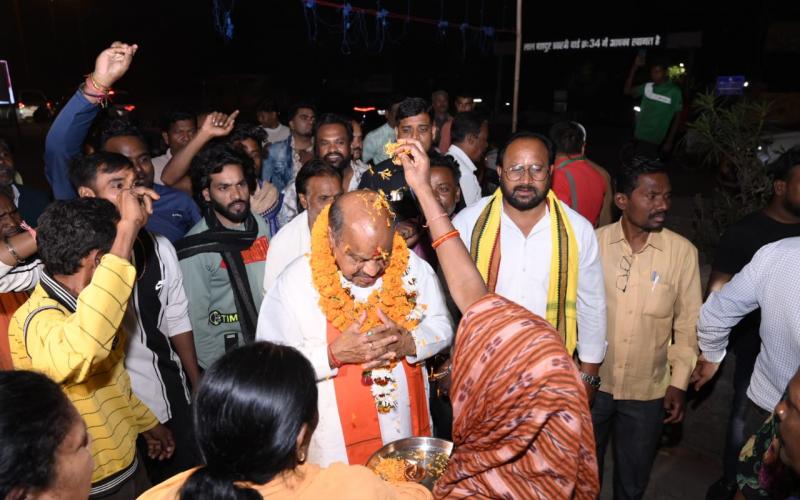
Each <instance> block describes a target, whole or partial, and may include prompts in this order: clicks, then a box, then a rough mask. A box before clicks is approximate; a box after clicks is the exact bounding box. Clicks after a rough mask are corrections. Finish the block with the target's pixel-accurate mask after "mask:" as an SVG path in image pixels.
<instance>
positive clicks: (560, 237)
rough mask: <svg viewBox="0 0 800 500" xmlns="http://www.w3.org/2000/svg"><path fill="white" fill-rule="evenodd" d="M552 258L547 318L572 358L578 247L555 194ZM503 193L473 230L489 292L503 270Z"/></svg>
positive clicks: (551, 199) (473, 251)
mask: <svg viewBox="0 0 800 500" xmlns="http://www.w3.org/2000/svg"><path fill="white" fill-rule="evenodd" d="M547 204H548V207H549V209H550V231H551V233H550V234H551V238H552V242H553V245H552V248H553V251H552V255H551V258H550V284H549V288H548V291H547V313H546V318H545V319H547V321H549V322H550V323H551V324H552V325H553V326H554V327H555V328H556V329H557V330H558V332H559V333H560V334H561V337H562V338H563V339H564V343H565V345H566V348H567V352H569V354H570V355H572V353H573V352H574V351H575V346H576V345H577V343H578V321H577V306H576V304H577V299H578V244H577V242H576V241H575V233H574V232H573V231H572V225H571V224H570V223H569V219H568V218H567V214H565V213H564V210H563V209H562V207H561V204H560V203H559V201H558V198H557V197H556V195H555V193H553V191H549V192H548V193H547ZM502 211H503V194H502V192H501V191H500V189H499V188H498V189H497V191H495V193H494V195H493V196H492V199H491V200H490V201H489V203H488V204H487V205H486V208H484V209H483V211H482V212H481V215H480V216H479V217H478V221H477V222H476V224H475V228H474V229H473V230H472V238H471V243H470V248H469V250H470V255H471V256H472V260H473V261H475V265H476V266H477V267H478V271H480V273H481V276H482V277H483V280H484V281H485V282H486V284H487V286H488V287H489V290H490V291H491V292H494V289H495V286H496V285H497V275H498V270H499V269H500V214H501V213H502Z"/></svg>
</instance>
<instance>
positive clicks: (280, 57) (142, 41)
mask: <svg viewBox="0 0 800 500" xmlns="http://www.w3.org/2000/svg"><path fill="white" fill-rule="evenodd" d="M230 2H231V0H225V3H227V4H230ZM352 3H353V5H355V6H360V7H369V8H375V5H376V3H377V2H375V1H363V0H353V2H352ZM787 3H788V2H757V1H756V2H748V3H746V4H742V5H740V4H739V3H734V2H725V3H722V2H705V1H697V0H694V1H691V2H690V1H684V0H679V1H675V2H658V3H657V5H654V6H653V8H649V9H648V8H646V7H642V3H641V2H636V3H634V2H602V4H603V5H598V4H601V2H594V3H592V4H591V5H592V7H584V6H583V4H581V3H578V2H533V1H530V0H527V1H526V3H525V13H524V17H523V19H524V27H523V32H524V37H523V41H532V40H550V39H560V38H564V37H571V36H584V37H586V36H605V35H608V36H632V35H645V34H651V33H669V32H679V31H694V30H702V31H703V32H704V36H703V48H702V49H700V50H697V51H694V52H693V53H690V52H689V51H675V52H672V53H669V54H667V55H669V56H670V57H671V58H673V59H676V58H679V59H680V60H691V61H693V68H692V70H693V73H694V76H695V77H696V78H697V79H698V80H700V81H709V80H710V79H711V78H713V76H714V75H716V74H747V75H748V78H753V79H754V80H757V79H760V78H763V79H765V80H767V81H768V84H770V85H775V86H777V87H780V86H786V84H787V82H786V81H785V79H784V78H783V77H782V76H781V73H780V71H782V68H779V67H777V66H778V65H776V64H772V63H770V61H769V60H765V57H764V56H763V50H762V46H763V42H764V37H765V33H766V31H767V28H768V26H769V25H770V23H771V22H772V21H775V20H787V19H789V20H791V19H794V20H797V19H798V18H800V16H799V15H798V14H800V8H799V7H796V6H795V7H787V6H786V4H787ZM482 4H483V5H484V9H483V10H484V13H483V22H484V24H487V25H491V26H494V27H506V28H513V16H514V5H515V2H514V0H485V1H484V2H481V1H480V0H469V1H466V0H461V1H455V0H447V1H444V2H443V3H442V2H441V1H431V0H410V1H409V0H383V1H381V2H380V5H381V6H382V7H383V8H386V9H388V10H390V11H393V12H399V13H404V12H405V11H406V9H407V8H408V6H409V5H410V6H411V12H412V14H414V15H418V16H423V17H431V18H439V16H440V9H441V6H442V5H444V12H445V17H446V18H448V19H449V20H450V22H451V23H460V22H462V21H463V20H464V18H465V15H468V18H469V21H470V23H471V24H480V22H481V15H480V10H481V5H482ZM15 5H16V6H17V8H18V9H19V14H20V19H19V22H20V23H21V27H22V30H21V34H20V30H19V29H18V28H19V26H18V22H17V17H16V16H15ZM504 10H505V11H506V12H505V16H504V14H503V11H504ZM212 11H213V2H212V0H176V1H168V0H161V1H154V0H137V1H132V0H129V1H122V0H107V1H92V0H0V59H3V58H5V59H8V60H9V61H10V63H11V68H12V72H13V76H14V78H15V84H16V87H17V88H18V89H19V88H40V89H43V90H45V91H46V92H48V93H49V94H50V95H53V96H55V95H62V94H65V93H67V92H70V91H71V89H74V87H75V86H76V85H77V83H78V82H79V81H80V78H81V75H82V74H85V73H88V72H89V71H90V70H91V68H92V62H93V59H94V57H95V55H96V53H97V52H98V51H99V50H101V49H102V48H103V47H105V46H107V45H108V44H109V43H110V42H111V41H113V40H115V39H120V40H123V41H130V42H136V43H139V45H140V47H141V48H140V52H139V53H138V54H137V56H136V60H135V62H134V67H133V68H132V70H131V71H130V73H129V75H128V76H126V77H125V79H124V80H123V81H122V82H120V85H119V86H120V87H121V88H124V89H128V90H129V91H130V92H131V93H132V94H133V95H135V96H136V97H137V98H139V99H141V100H145V101H148V102H153V103H158V104H163V103H175V102H177V103H185V104H189V105H192V106H193V107H198V106H208V105H223V106H239V105H247V104H248V103H245V102H242V101H241V99H242V95H244V96H245V98H247V97H252V96H255V95H261V94H264V93H267V92H270V93H273V94H274V95H276V96H277V97H278V98H279V100H280V101H282V102H283V103H284V104H286V103H288V102H289V101H290V100H293V99H296V98H299V97H312V98H315V99H316V100H317V101H318V102H320V104H322V105H323V106H326V107H328V108H335V107H345V106H350V105H352V104H374V103H375V100H376V97H375V96H374V95H373V94H372V93H370V92H369V90H370V89H369V87H366V88H365V87H364V84H365V83H367V82H374V81H387V80H388V81H389V82H391V84H392V86H393V88H394V90H395V91H398V92H403V93H408V94H418V95H425V96H427V95H429V92H430V91H431V90H432V89H434V88H436V87H440V86H443V87H445V88H448V89H451V90H453V89H458V88H467V89H470V90H473V91H474V92H476V93H478V94H480V95H482V96H484V98H488V101H491V100H493V98H494V95H495V88H496V87H497V83H498V81H500V82H501V83H502V89H501V92H500V96H499V97H500V100H501V102H504V101H506V100H510V95H511V85H512V74H513V56H510V55H509V56H504V57H502V59H503V62H502V71H501V74H500V77H499V78H498V71H499V69H500V67H501V66H500V65H499V63H498V61H499V60H500V59H501V58H499V57H498V56H496V55H495V54H493V53H492V51H491V50H488V51H481V50H480V48H479V47H478V45H477V43H476V40H474V38H475V35H470V38H472V40H468V45H467V49H466V57H464V55H463V52H462V41H461V34H460V33H459V31H458V30H449V31H448V32H447V37H446V38H445V39H444V40H442V39H441V38H440V37H439V36H438V35H437V33H436V29H435V28H434V27H431V26H425V25H419V24H414V23H410V24H409V25H408V26H407V29H406V32H405V35H404V36H403V30H404V26H403V22H402V21H398V20H392V21H390V30H389V33H388V35H387V37H388V38H389V40H387V42H386V43H385V45H384V48H383V50H382V51H381V52H380V53H376V51H375V50H369V49H368V48H366V47H365V46H364V43H363V42H359V41H357V42H355V43H353V45H352V53H351V54H350V55H344V54H343V53H342V51H341V39H342V37H341V34H340V33H334V31H336V30H339V29H340V24H341V14H340V13H339V12H338V11H336V10H333V9H330V8H325V7H321V6H320V7H318V8H317V12H318V15H319V18H320V20H319V24H318V27H319V36H318V39H317V41H316V43H315V44H310V43H309V40H308V36H307V28H306V20H305V19H304V15H303V14H304V10H303V6H302V2H301V1H300V0H271V1H268V0H235V8H234V11H233V12H234V13H233V21H234V25H235V33H234V39H233V41H232V42H230V43H225V42H224V41H223V40H222V38H221V37H220V35H219V34H218V33H217V32H216V31H215V30H214V27H213V16H212ZM467 13H468V14H467ZM568 16H571V17H568ZM374 24H375V19H374V17H371V16H367V17H366V18H365V25H366V26H367V27H368V34H369V35H368V36H369V37H370V38H374V36H375V33H374ZM498 40H500V41H508V42H511V41H513V38H512V37H511V36H509V35H500V36H498ZM23 44H24V48H23ZM635 52H636V51H635V49H617V50H605V51H596V52H592V53H589V52H571V53H559V54H549V55H541V54H538V55H533V54H525V55H524V56H523V68H524V70H523V75H522V105H523V107H527V108H539V107H548V106H551V101H552V92H553V90H554V89H558V88H567V89H569V90H570V100H571V101H573V102H576V103H578V104H585V105H591V103H592V102H593V101H595V100H596V99H597V96H598V95H601V96H602V95H608V93H609V92H612V93H613V94H614V95H617V94H620V93H621V92H620V90H621V86H622V82H623V80H624V77H625V74H626V73H627V70H628V68H629V65H630V62H631V60H632V58H633V57H634V55H635ZM231 75H239V76H231ZM242 75H255V76H254V77H244V76H242ZM789 83H790V84H795V83H797V82H789ZM232 88H233V89H238V97H237V96H236V94H237V92H232V90H231V89H232ZM252 98H255V97H252Z"/></svg>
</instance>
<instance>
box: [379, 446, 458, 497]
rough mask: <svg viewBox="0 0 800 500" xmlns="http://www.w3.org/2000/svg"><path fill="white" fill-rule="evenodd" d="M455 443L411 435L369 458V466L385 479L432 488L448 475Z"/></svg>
mask: <svg viewBox="0 0 800 500" xmlns="http://www.w3.org/2000/svg"><path fill="white" fill-rule="evenodd" d="M452 452H453V443H451V442H450V441H446V440H444V439H438V438H430V437H410V438H405V439H399V440H397V441H392V442H391V443H389V444H387V445H386V446H384V447H383V448H381V449H380V450H378V451H376V452H375V453H374V454H373V455H372V456H371V457H370V458H369V460H367V467H369V468H370V469H371V470H372V471H373V472H375V474H377V475H378V476H380V477H381V479H383V480H384V481H389V482H403V481H411V482H415V483H420V484H422V485H423V486H425V487H426V488H428V489H429V490H433V484H434V483H435V482H436V480H437V479H439V478H440V477H441V476H442V474H444V471H445V469H446V468H447V462H448V461H449V460H450V454H451V453H452Z"/></svg>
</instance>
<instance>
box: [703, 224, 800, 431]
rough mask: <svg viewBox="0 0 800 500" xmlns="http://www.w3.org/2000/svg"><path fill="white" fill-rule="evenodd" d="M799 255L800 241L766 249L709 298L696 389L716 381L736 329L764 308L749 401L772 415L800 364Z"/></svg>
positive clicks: (705, 309)
mask: <svg viewBox="0 0 800 500" xmlns="http://www.w3.org/2000/svg"><path fill="white" fill-rule="evenodd" d="M798 255H800V237H794V238H785V239H783V240H778V241H776V242H775V243H770V244H769V245H764V246H763V247H761V249H760V250H759V251H758V252H756V254H755V256H753V260H751V261H750V263H749V264H747V265H746V266H745V267H744V268H743V269H742V270H741V271H740V272H739V273H737V274H736V275H734V277H733V278H732V279H731V280H730V281H729V282H728V283H727V284H726V285H725V286H723V287H722V288H721V289H720V290H718V291H716V292H712V293H711V295H709V297H708V300H706V303H705V304H704V305H703V308H702V309H701V310H700V319H699V321H698V322H697V337H698V340H699V345H700V351H701V352H702V354H701V356H700V360H699V361H698V363H697V367H696V368H695V370H694V373H693V374H692V382H694V383H695V389H699V388H700V387H702V386H703V384H705V383H706V382H708V381H709V380H711V378H712V377H713V376H714V374H715V373H716V372H717V370H718V369H719V364H720V363H721V362H722V359H723V358H724V357H725V348H726V347H727V345H728V338H729V336H730V332H731V328H733V327H734V326H735V325H736V324H737V323H739V321H740V320H741V319H742V318H744V317H745V316H746V315H747V314H749V313H750V312H751V311H754V310H755V309H756V308H758V307H760V308H761V326H760V327H759V336H760V337H761V352H760V353H759V354H758V357H757V358H756V365H755V368H754V370H753V375H752V376H751V377H750V387H749V388H748V389H747V397H748V398H749V399H750V401H752V402H753V403H754V406H755V407H756V408H753V409H755V410H756V413H759V416H760V417H764V418H766V416H768V414H769V413H772V411H773V410H774V409H775V406H776V405H777V404H778V402H780V400H781V395H782V394H783V391H784V390H785V389H786V386H787V384H788V383H789V380H791V378H792V376H793V375H794V374H795V372H796V371H797V366H798V364H800V347H799V346H798V342H797V339H798V333H799V332H800V295H798V293H797V282H798V279H800V260H798V258H797V256H798ZM758 409H760V410H761V411H760V412H759V411H758ZM761 421H763V418H762V419H761Z"/></svg>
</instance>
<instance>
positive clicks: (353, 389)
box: [327, 322, 431, 465]
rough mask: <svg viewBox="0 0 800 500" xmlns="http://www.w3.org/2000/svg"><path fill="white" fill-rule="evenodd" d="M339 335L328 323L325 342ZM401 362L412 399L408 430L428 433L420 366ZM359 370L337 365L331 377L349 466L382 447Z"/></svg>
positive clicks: (364, 460)
mask: <svg viewBox="0 0 800 500" xmlns="http://www.w3.org/2000/svg"><path fill="white" fill-rule="evenodd" d="M340 334H341V332H340V331H339V330H338V329H337V328H336V327H335V326H333V325H332V324H331V323H330V322H328V329H327V339H328V344H331V343H332V342H333V341H334V340H336V338H337V337H338V336H339V335H340ZM402 364H403V371H404V372H405V375H406V383H407V384H408V397H409V399H410V402H411V432H413V434H414V436H430V435H431V422H430V418H429V417H428V395H427V394H426V393H425V379H423V378H422V377H423V376H424V375H423V370H422V365H419V366H411V365H409V364H408V361H406V360H405V359H404V360H403V362H402ZM362 373H363V370H362V369H361V365H344V366H342V367H341V368H339V374H338V375H337V376H335V377H334V378H333V387H334V390H335V391H336V406H337V407H338V410H339V420H340V421H341V423H342V434H343V435H344V444H345V447H346V448H347V461H348V462H349V463H350V464H351V465H365V464H366V463H367V460H369V457H370V456H372V454H373V453H375V452H376V451H378V450H379V449H381V447H382V446H383V440H382V439H381V427H380V424H379V422H378V409H377V408H376V407H375V399H374V398H373V397H372V391H371V389H370V386H366V385H364V384H362V383H361V377H362Z"/></svg>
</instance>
